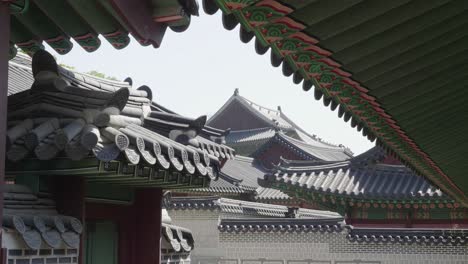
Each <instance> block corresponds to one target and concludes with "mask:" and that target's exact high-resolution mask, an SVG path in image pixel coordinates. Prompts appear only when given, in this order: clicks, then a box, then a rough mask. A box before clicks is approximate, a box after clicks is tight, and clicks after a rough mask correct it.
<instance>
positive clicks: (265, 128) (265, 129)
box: [231, 127, 275, 133]
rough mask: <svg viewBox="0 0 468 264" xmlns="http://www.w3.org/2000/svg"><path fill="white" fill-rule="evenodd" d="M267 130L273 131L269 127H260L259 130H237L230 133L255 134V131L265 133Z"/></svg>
mask: <svg viewBox="0 0 468 264" xmlns="http://www.w3.org/2000/svg"><path fill="white" fill-rule="evenodd" d="M267 130H275V129H274V128H271V127H260V128H250V129H238V130H232V131H231V133H242V132H251V131H252V132H255V131H267Z"/></svg>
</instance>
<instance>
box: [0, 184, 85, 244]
mask: <svg viewBox="0 0 468 264" xmlns="http://www.w3.org/2000/svg"><path fill="white" fill-rule="evenodd" d="M2 188H4V189H3V190H4V194H3V196H4V197H3V199H4V201H3V222H2V224H3V226H2V228H3V233H4V236H5V233H10V232H16V233H17V235H18V236H19V237H20V238H22V239H23V241H24V243H25V245H26V246H27V247H29V248H30V249H39V248H41V245H42V244H45V245H47V246H48V247H51V248H66V247H69V248H78V247H79V244H80V234H81V232H82V231H83V227H82V224H81V222H80V221H79V220H78V219H76V218H74V217H71V216H65V215H61V214H60V213H59V212H57V209H56V207H55V202H54V201H53V200H52V199H50V198H47V197H38V196H37V195H36V194H34V193H33V192H32V191H31V190H30V189H29V188H28V187H26V186H22V185H15V184H4V185H2Z"/></svg>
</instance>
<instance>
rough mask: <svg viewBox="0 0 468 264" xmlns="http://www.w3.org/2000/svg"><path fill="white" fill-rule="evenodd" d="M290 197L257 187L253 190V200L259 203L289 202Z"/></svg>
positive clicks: (276, 191) (275, 190)
mask: <svg viewBox="0 0 468 264" xmlns="http://www.w3.org/2000/svg"><path fill="white" fill-rule="evenodd" d="M289 199H291V197H290V196H289V195H287V194H285V193H284V192H283V191H281V190H277V189H273V188H264V187H261V186H259V187H258V188H257V189H256V190H255V200H256V201H261V202H268V201H281V200H289Z"/></svg>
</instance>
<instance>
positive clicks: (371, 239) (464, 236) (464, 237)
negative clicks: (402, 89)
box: [347, 227, 468, 245]
mask: <svg viewBox="0 0 468 264" xmlns="http://www.w3.org/2000/svg"><path fill="white" fill-rule="evenodd" d="M347 238H348V239H349V241H351V242H359V243H400V244H431V245H440V244H452V245H465V244H466V243H467V242H468V230H466V229H419V228H356V227H353V228H351V229H350V231H349V234H348V235H347Z"/></svg>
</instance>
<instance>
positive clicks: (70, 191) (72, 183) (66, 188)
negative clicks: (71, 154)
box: [50, 175, 86, 264]
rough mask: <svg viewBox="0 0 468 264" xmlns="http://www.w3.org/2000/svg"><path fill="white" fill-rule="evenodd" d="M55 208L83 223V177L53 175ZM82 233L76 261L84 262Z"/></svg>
mask: <svg viewBox="0 0 468 264" xmlns="http://www.w3.org/2000/svg"><path fill="white" fill-rule="evenodd" d="M50 184H52V186H51V190H52V193H53V195H54V198H55V204H56V206H57V210H58V211H59V212H60V213H61V214H64V215H69V216H73V217H76V218H78V219H80V221H81V222H82V223H85V219H86V215H85V214H86V212H85V179H84V178H83V177H66V176H62V175H60V176H54V177H53V178H52V180H51V182H50ZM83 236H84V233H83V234H81V237H80V255H79V259H78V263H79V264H81V263H84V256H83V249H84V239H83Z"/></svg>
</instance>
